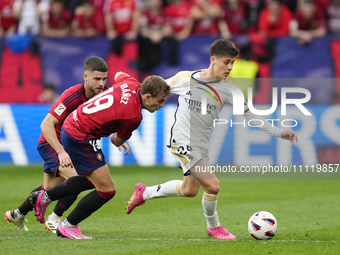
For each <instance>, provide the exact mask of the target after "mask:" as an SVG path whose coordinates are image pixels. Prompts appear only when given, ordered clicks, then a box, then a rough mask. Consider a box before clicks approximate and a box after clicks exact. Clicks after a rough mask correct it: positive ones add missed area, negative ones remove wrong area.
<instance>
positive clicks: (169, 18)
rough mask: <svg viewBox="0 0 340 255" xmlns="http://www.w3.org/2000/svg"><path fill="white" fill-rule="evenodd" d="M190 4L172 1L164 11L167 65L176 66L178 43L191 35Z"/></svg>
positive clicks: (183, 1)
mask: <svg viewBox="0 0 340 255" xmlns="http://www.w3.org/2000/svg"><path fill="white" fill-rule="evenodd" d="M190 9H191V4H190V3H189V2H188V1H186V0H172V1H171V2H170V3H169V4H168V5H167V6H166V7H165V9H164V15H165V18H166V19H165V22H166V24H165V28H164V33H165V36H166V42H167V46H168V48H169V63H170V64H171V65H177V64H178V62H179V60H178V58H179V41H182V40H184V39H186V38H188V37H189V36H190V34H191V31H192V28H193V24H194V21H193V19H192V17H191V13H190Z"/></svg>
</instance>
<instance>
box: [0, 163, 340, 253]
mask: <svg viewBox="0 0 340 255" xmlns="http://www.w3.org/2000/svg"><path fill="white" fill-rule="evenodd" d="M110 170H111V175H112V178H113V180H114V182H115V185H116V189H117V193H116V196H115V197H114V198H113V199H112V200H111V201H110V202H108V203H107V204H106V205H104V206H103V207H102V208H101V209H99V210H98V211H97V212H95V213H94V214H92V215H91V216H90V217H89V218H88V219H86V220H85V221H84V222H82V223H81V224H80V229H81V230H82V232H83V234H84V235H87V236H92V237H93V239H92V240H68V239H62V238H60V237H57V236H56V235H54V234H52V233H50V232H47V231H46V230H45V229H44V225H43V224H39V223H38V222H37V221H36V220H35V217H34V214H33V213H32V212H30V213H29V214H28V215H27V219H28V222H27V224H26V226H27V227H28V228H29V232H19V231H17V230H15V229H14V225H13V224H10V223H7V222H6V221H5V220H2V221H0V222H1V223H0V254H6V255H9V254H34V255H39V254H44V255H46V254H49V255H50V254H51V255H52V254H72V255H73V254H82V255H83V254H148V255H149V254H162V255H166V254H186V255H188V254H339V251H340V237H339V235H340V221H339V215H340V193H339V191H340V185H339V179H279V178H277V179H254V178H253V179H233V178H231V179H226V178H224V179H220V187H221V188H220V194H219V198H218V205H217V210H218V213H219V217H220V222H221V224H222V225H224V224H225V225H227V228H228V230H229V231H230V232H231V233H233V234H234V235H235V236H236V237H237V240H227V241H225V240H215V239H213V238H212V237H209V236H208V235H207V233H206V222H205V218H204V216H203V211H202V206H201V199H202V196H201V194H202V191H201V192H200V194H199V195H198V196H197V197H196V198H163V199H155V200H152V201H148V202H147V203H146V204H145V205H143V206H141V207H138V208H136V209H135V210H134V211H133V212H132V213H131V214H130V215H127V214H126V213H125V206H126V202H127V200H128V199H129V198H130V197H131V195H132V193H133V185H134V184H136V183H137V182H143V183H145V184H146V185H154V184H159V183H163V182H166V181H168V180H172V179H181V178H182V175H181V170H180V169H178V168H175V167H172V168H167V167H161V166H159V167H150V168H145V167H137V166H129V167H128V166H126V167H110ZM42 180H43V173H42V166H30V167H15V166H4V165H1V166H0V182H1V185H0V207H1V213H2V215H3V213H5V211H7V210H11V209H15V208H17V207H18V206H19V205H20V204H21V203H22V201H23V200H24V199H25V198H26V197H27V195H28V194H29V192H30V191H31V190H32V189H34V188H35V187H37V186H38V185H40V184H42ZM53 207H54V203H53V204H52V205H51V206H49V207H48V209H47V214H49V213H51V211H52V210H53ZM259 210H265V211H269V212H271V213H272V214H274V216H275V217H276V219H277V221H278V232H277V234H276V236H275V237H274V238H273V239H272V240H270V241H257V240H255V239H253V238H252V237H251V236H250V235H249V234H248V231H247V222H248V219H249V217H250V216H251V215H252V214H253V213H254V212H256V211H259ZM67 213H68V212H66V214H65V216H67ZM3 218H4V217H3Z"/></svg>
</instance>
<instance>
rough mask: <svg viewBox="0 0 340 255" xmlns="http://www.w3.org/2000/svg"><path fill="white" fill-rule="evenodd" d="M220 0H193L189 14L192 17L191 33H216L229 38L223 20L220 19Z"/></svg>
mask: <svg viewBox="0 0 340 255" xmlns="http://www.w3.org/2000/svg"><path fill="white" fill-rule="evenodd" d="M221 6H222V1H221V0H193V5H192V8H191V15H192V17H193V19H194V21H195V22H194V27H193V34H195V35H218V34H221V36H222V37H223V38H226V39H228V38H230V32H229V29H228V26H227V23H226V22H225V20H223V19H222V14H223V13H222V8H221Z"/></svg>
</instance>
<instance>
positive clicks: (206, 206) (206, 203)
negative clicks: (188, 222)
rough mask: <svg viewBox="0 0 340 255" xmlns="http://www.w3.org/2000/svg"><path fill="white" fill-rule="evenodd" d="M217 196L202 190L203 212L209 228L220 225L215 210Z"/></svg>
mask: <svg viewBox="0 0 340 255" xmlns="http://www.w3.org/2000/svg"><path fill="white" fill-rule="evenodd" d="M217 196H218V195H215V194H207V193H205V192H204V193H203V197H202V206H203V212H204V216H205V218H206V220H207V225H208V227H209V228H210V229H212V228H216V227H218V226H219V225H220V222H219V220H218V214H217V212H216V206H217Z"/></svg>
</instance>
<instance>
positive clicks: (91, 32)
mask: <svg viewBox="0 0 340 255" xmlns="http://www.w3.org/2000/svg"><path fill="white" fill-rule="evenodd" d="M0 15H1V19H0V22H1V23H0V36H2V37H5V38H11V37H13V35H16V36H17V35H29V36H30V38H33V40H31V41H30V46H29V49H30V52H31V53H32V54H36V53H38V52H39V44H40V42H41V40H40V37H41V36H43V37H54V38H62V37H70V36H74V37H80V38H93V37H98V36H102V37H104V36H106V38H107V39H108V40H109V41H111V52H112V53H113V54H115V55H117V56H118V57H119V56H120V55H121V54H122V48H123V45H124V43H125V42H127V41H134V42H137V43H138V49H139V56H138V60H137V63H136V64H137V69H138V71H139V72H140V74H141V76H140V77H139V79H141V77H145V75H147V74H149V73H151V72H152V70H153V68H155V67H156V66H157V65H158V64H159V63H160V62H161V61H162V59H164V55H162V47H163V46H164V45H165V46H166V47H167V48H168V56H167V60H168V62H169V63H170V64H171V65H174V66H176V65H177V64H178V62H179V55H180V52H179V44H180V41H182V40H184V39H186V38H188V37H190V36H195V35H211V36H220V37H221V38H225V39H230V40H232V41H233V42H234V43H235V44H236V46H237V47H238V48H240V50H241V58H242V56H246V57H245V59H246V60H250V59H251V60H254V61H256V62H257V63H259V64H260V65H261V64H264V65H266V63H269V62H270V60H271V59H272V57H273V46H274V43H275V38H278V37H285V36H292V37H294V38H296V40H297V41H298V43H299V44H301V45H306V44H309V43H311V42H312V41H313V39H314V38H317V37H323V36H325V35H326V34H338V35H340V0H0ZM251 64H252V65H253V66H254V63H251ZM249 68H250V67H247V68H246V69H247V70H249ZM255 69H257V68H254V74H255V73H256V72H257V71H256V70H255ZM265 69H266V68H263V70H265ZM267 69H268V68H267ZM236 72H237V71H236V68H235V71H234V73H235V74H236ZM264 73H268V71H266V72H264ZM242 77H243V76H242ZM252 77H256V75H252ZM259 77H268V74H264V75H263V74H262V75H260V76H259ZM234 78H235V77H234ZM243 78H249V77H248V76H246V77H243Z"/></svg>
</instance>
